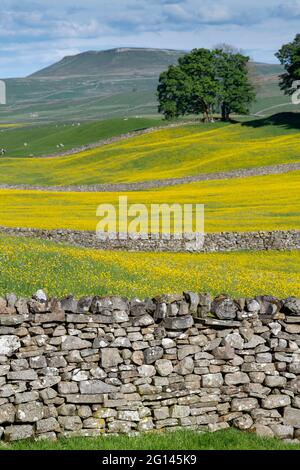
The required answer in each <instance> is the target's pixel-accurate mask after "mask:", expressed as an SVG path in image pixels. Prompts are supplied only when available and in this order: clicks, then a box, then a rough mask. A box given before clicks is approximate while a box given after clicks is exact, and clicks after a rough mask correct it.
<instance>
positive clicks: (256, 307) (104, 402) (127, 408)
mask: <svg viewBox="0 0 300 470" xmlns="http://www.w3.org/2000/svg"><path fill="white" fill-rule="evenodd" d="M299 347H300V300H297V299H296V298H294V297H289V298H287V299H285V300H279V299H276V298H274V297H267V296H260V297H256V298H255V299H236V300H232V299H230V298H228V297H227V296H226V295H221V296H219V297H217V298H216V299H214V300H212V299H211V297H210V295H209V294H197V293H192V292H186V293H184V294H179V295H170V294H169V295H161V296H157V297H155V298H154V299H146V300H143V301H141V300H139V299H132V300H130V301H129V300H127V299H124V298H119V297H105V298H100V297H83V298H81V299H79V300H76V299H74V298H73V297H72V296H68V297H65V298H63V299H61V300H57V299H51V300H48V299H47V297H46V295H45V294H44V292H43V291H38V292H37V293H36V294H35V295H34V296H33V297H32V298H31V299H24V298H17V297H16V296H15V295H7V296H6V297H5V298H0V435H1V438H2V439H4V440H6V441H13V440H18V439H22V438H32V437H36V438H38V439H41V438H53V439H55V438H56V437H59V436H78V435H79V436H97V435H99V434H101V433H131V432H136V431H152V430H162V429H176V428H178V427H186V428H196V429H198V430H200V431H206V430H210V431H215V430H219V429H226V428H228V427H229V426H235V427H237V428H239V429H243V430H249V431H252V432H257V433H259V434H260V435H264V436H274V435H275V436H279V437H280V438H283V439H289V440H297V441H298V442H299V440H300V349H299Z"/></svg>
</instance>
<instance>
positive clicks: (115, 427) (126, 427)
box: [108, 420, 131, 434]
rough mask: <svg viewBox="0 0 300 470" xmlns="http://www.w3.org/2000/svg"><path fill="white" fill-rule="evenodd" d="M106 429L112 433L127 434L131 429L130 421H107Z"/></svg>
mask: <svg viewBox="0 0 300 470" xmlns="http://www.w3.org/2000/svg"><path fill="white" fill-rule="evenodd" d="M108 429H109V431H110V432H113V433H120V434H124V433H125V434H128V433H129V432H130V431H131V422H130V421H119V420H114V421H112V422H110V423H108Z"/></svg>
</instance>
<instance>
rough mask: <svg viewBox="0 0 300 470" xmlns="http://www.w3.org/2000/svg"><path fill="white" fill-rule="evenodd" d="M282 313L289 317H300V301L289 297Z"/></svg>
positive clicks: (285, 301) (284, 302)
mask: <svg viewBox="0 0 300 470" xmlns="http://www.w3.org/2000/svg"><path fill="white" fill-rule="evenodd" d="M282 312H283V313H286V314H287V315H300V299H297V298H296V297H288V298H287V299H285V300H284V301H283V306H282Z"/></svg>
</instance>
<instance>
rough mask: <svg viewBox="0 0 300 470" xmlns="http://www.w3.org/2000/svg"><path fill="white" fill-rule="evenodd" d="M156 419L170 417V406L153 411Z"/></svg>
mask: <svg viewBox="0 0 300 470" xmlns="http://www.w3.org/2000/svg"><path fill="white" fill-rule="evenodd" d="M153 412H154V417H155V419H158V420H161V419H167V418H169V417H170V410H169V407H168V406H162V407H160V408H155V409H154V410H153Z"/></svg>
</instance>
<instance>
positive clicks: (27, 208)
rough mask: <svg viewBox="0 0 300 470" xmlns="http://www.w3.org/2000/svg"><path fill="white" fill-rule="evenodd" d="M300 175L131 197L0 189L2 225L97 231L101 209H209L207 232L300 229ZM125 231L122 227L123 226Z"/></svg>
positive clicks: (201, 185) (210, 183)
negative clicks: (124, 201) (122, 205)
mask: <svg viewBox="0 0 300 470" xmlns="http://www.w3.org/2000/svg"><path fill="white" fill-rule="evenodd" d="M299 183H300V172H291V173H287V174H283V175H270V176H257V177H248V178H236V179H231V180H219V181H207V182H202V183H193V184H186V185H180V186H174V187H169V188H162V189H159V190H151V191H140V192H131V193H122V194H120V193H74V192H73V193H71V192H70V193H69V192H68V193H57V192H38V191H20V190H0V225H6V226H10V227H33V228H48V229H57V228H68V229H79V230H95V229H96V224H97V222H98V221H99V220H100V218H97V217H96V209H97V207H98V205H100V204H103V203H105V204H107V203H109V204H113V205H115V206H117V205H118V201H119V199H118V197H119V195H123V196H126V195H127V196H128V204H132V203H141V204H146V206H147V207H148V208H149V206H150V204H151V203H157V204H161V203H168V204H171V203H179V204H184V203H193V204H196V203H197V204H204V205H205V231H206V232H221V231H240V232H243V231H252V230H287V229H297V228H300V184H299ZM119 229H120V230H121V231H124V227H123V226H121V227H119Z"/></svg>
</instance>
